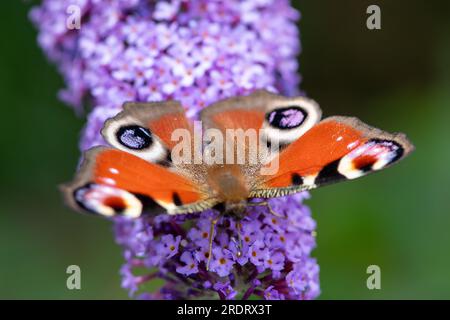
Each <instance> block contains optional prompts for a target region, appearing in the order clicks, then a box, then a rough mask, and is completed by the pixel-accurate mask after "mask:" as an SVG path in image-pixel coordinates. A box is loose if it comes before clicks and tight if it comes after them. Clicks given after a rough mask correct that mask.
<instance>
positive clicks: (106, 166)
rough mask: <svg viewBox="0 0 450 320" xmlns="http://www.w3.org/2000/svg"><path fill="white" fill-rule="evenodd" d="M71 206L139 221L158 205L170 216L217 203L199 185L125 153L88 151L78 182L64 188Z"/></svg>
mask: <svg viewBox="0 0 450 320" xmlns="http://www.w3.org/2000/svg"><path fill="white" fill-rule="evenodd" d="M62 189H63V192H64V194H65V198H66V200H67V202H68V203H69V205H71V206H72V207H73V208H75V209H77V210H84V211H88V212H91V213H96V214H99V215H103V216H108V217H111V216H116V215H123V216H127V217H131V218H136V217H139V216H140V215H141V213H142V212H145V211H146V209H149V210H153V209H154V205H159V206H161V207H162V208H164V209H165V210H166V211H167V212H168V213H169V214H177V213H190V212H197V211H202V210H204V209H206V208H209V207H211V206H213V205H214V204H215V202H214V200H212V199H209V195H208V193H207V192H206V191H205V190H202V189H201V188H200V187H199V186H198V184H196V183H194V182H193V181H192V180H191V179H189V178H188V177H185V176H182V175H181V174H179V173H177V172H173V171H171V170H170V169H169V168H166V167H163V166H161V165H158V164H155V163H150V162H148V161H146V160H144V159H142V158H140V157H137V156H135V155H133V154H130V153H127V152H124V151H122V150H117V149H112V148H106V147H95V148H92V149H90V150H89V151H87V153H86V155H85V160H84V162H83V164H82V166H81V168H80V170H79V172H78V174H77V176H76V178H75V179H74V181H73V182H72V183H70V184H68V185H65V186H63V187H62Z"/></svg>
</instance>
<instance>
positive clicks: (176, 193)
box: [172, 192, 183, 207]
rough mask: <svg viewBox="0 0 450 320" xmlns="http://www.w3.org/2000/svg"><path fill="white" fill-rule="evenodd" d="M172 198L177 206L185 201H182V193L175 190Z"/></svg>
mask: <svg viewBox="0 0 450 320" xmlns="http://www.w3.org/2000/svg"><path fill="white" fill-rule="evenodd" d="M172 200H173V203H174V204H175V205H176V206H177V207H179V206H182V205H183V201H181V198H180V195H179V194H178V192H174V193H173V194H172Z"/></svg>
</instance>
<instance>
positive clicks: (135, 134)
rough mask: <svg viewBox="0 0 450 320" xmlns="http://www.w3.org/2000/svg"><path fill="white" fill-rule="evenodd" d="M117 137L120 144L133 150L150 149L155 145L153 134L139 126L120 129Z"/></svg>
mask: <svg viewBox="0 0 450 320" xmlns="http://www.w3.org/2000/svg"><path fill="white" fill-rule="evenodd" d="M116 137H117V140H118V141H119V142H120V144H122V145H123V146H125V147H127V148H130V149H133V150H142V149H145V148H148V147H149V146H150V145H151V144H152V143H153V138H152V134H151V132H150V131H149V130H148V129H146V128H144V127H141V126H137V125H130V126H123V127H121V128H119V130H117V133H116Z"/></svg>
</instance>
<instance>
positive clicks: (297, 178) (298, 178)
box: [291, 173, 303, 186]
mask: <svg viewBox="0 0 450 320" xmlns="http://www.w3.org/2000/svg"><path fill="white" fill-rule="evenodd" d="M291 180H292V184H293V185H294V186H300V185H302V184H303V178H302V176H300V175H299V174H298V173H293V174H292V176H291Z"/></svg>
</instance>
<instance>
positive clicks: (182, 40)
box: [30, 0, 320, 299]
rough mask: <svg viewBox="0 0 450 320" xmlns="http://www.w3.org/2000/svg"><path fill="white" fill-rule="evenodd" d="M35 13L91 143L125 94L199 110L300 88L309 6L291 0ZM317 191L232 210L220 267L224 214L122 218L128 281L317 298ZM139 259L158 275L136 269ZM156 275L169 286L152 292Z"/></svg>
mask: <svg viewBox="0 0 450 320" xmlns="http://www.w3.org/2000/svg"><path fill="white" fill-rule="evenodd" d="M69 5H77V6H78V7H79V8H80V12H81V14H82V16H81V22H82V24H81V28H80V29H79V30H70V29H68V28H66V20H67V18H68V14H67V12H66V10H67V7H68V6H69ZM30 16H31V19H32V20H33V21H34V23H35V24H36V26H37V28H38V29H39V35H38V42H39V44H40V46H41V47H42V48H43V50H44V51H45V53H46V54H47V56H48V57H49V59H50V60H51V61H53V62H54V63H56V64H57V66H58V67H59V70H60V71H61V73H62V74H63V76H64V79H65V82H66V85H67V87H66V88H65V89H64V90H62V91H61V92H60V98H61V99H63V100H64V101H65V102H67V103H68V104H70V105H72V106H73V107H74V108H75V109H76V110H77V111H78V112H81V111H82V110H83V104H87V106H89V107H91V109H90V113H89V116H88V119H87V124H86V126H85V129H84V132H83V135H82V137H81V140H80V148H81V149H82V150H86V149H88V148H90V147H92V146H95V145H100V144H104V143H105V142H104V140H103V138H102V137H101V135H100V129H101V127H102V126H103V123H104V121H105V120H106V119H108V118H110V117H112V116H114V115H115V114H117V113H118V112H119V111H120V110H121V106H122V104H123V102H125V101H130V100H134V101H160V100H168V99H176V100H179V101H181V103H182V104H183V106H184V107H185V109H186V112H187V114H188V116H189V117H191V118H195V117H196V115H197V113H198V111H199V110H200V109H201V108H203V107H205V106H207V105H208V104H210V103H212V102H215V101H217V100H219V99H222V98H226V97H230V96H235V95H243V94H247V93H249V92H251V91H253V90H255V89H258V88H265V89H268V90H272V91H278V92H281V93H283V94H286V95H292V94H298V89H297V88H298V84H299V80H300V79H299V75H298V74H297V68H298V65H297V60H296V55H297V54H298V52H299V49H300V47H299V41H298V39H299V35H298V29H297V27H296V20H297V19H298V18H299V13H298V12H297V11H296V10H294V9H293V8H292V7H291V6H290V4H289V1H288V0H244V1H239V0H227V1H210V0H196V1H188V0H165V1H148V0H108V1H106V0H43V1H42V4H41V5H40V6H38V7H35V8H33V10H32V11H31V13H30ZM86 109H88V108H86ZM292 121H297V120H296V119H293V120H292ZM307 196H308V194H307V193H302V194H298V195H294V196H290V197H284V198H278V199H272V200H270V205H271V207H272V209H273V210H274V211H275V212H277V213H278V214H279V215H281V217H275V216H274V215H272V214H270V213H269V212H268V209H267V208H265V207H249V208H248V215H247V216H246V217H245V218H244V219H243V220H242V221H241V222H240V223H238V222H237V221H235V220H233V219H231V218H228V217H220V219H219V220H218V222H217V224H216V226H215V232H214V237H213V251H212V257H211V261H210V270H209V271H207V270H206V263H207V261H208V239H209V233H210V225H211V219H212V218H214V217H216V213H215V212H212V211H211V210H209V211H206V212H203V213H200V214H196V215H186V216H175V217H171V216H167V215H160V216H157V217H144V218H140V219H137V220H134V221H130V220H126V219H117V220H116V221H115V234H116V241H117V242H118V244H120V245H121V246H122V247H123V249H124V257H125V260H126V262H125V264H124V266H123V267H122V268H121V271H120V273H121V275H122V286H123V287H124V288H125V289H127V290H128V291H129V293H130V295H137V297H138V298H139V299H188V298H220V299H235V298H242V299H247V298H249V297H250V296H251V295H255V296H258V297H260V298H264V299H313V298H315V297H317V296H318V295H319V293H320V289H319V280H318V273H319V267H318V265H317V263H316V261H315V259H313V258H311V257H310V253H311V251H312V250H313V248H314V247H315V245H316V244H315V238H314V234H315V231H314V230H315V222H314V220H313V219H312V218H311V215H310V211H309V209H308V207H306V206H305V205H303V204H302V202H303V200H304V199H305V198H306V197H307ZM136 268H140V269H142V268H144V269H148V273H147V274H144V275H142V276H136V275H135V270H136ZM155 269H156V270H157V271H154V270H155ZM150 270H152V271H153V272H150ZM154 278H158V279H163V280H164V281H165V283H164V285H163V286H162V287H161V288H159V289H158V290H157V291H155V292H152V293H150V292H141V291H142V290H141V284H143V283H145V282H148V281H150V280H152V279H154Z"/></svg>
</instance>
